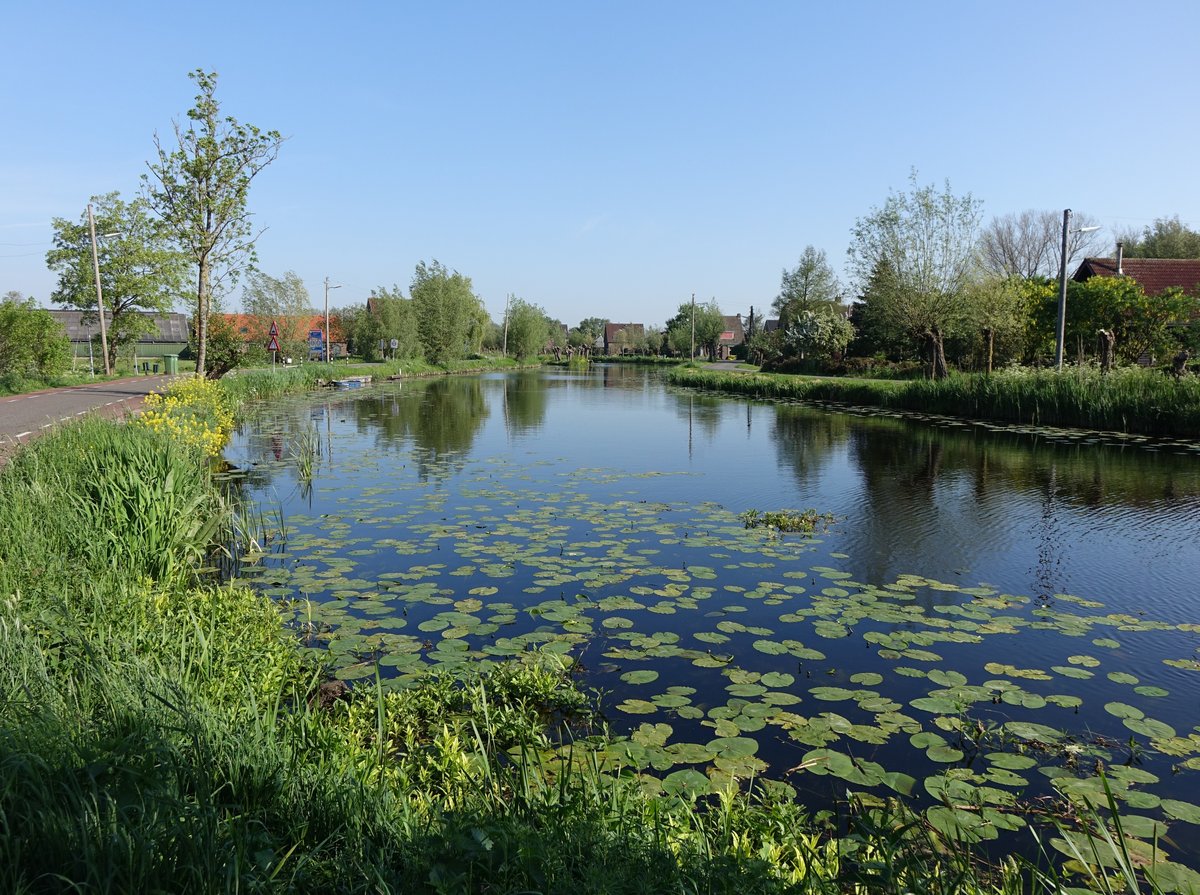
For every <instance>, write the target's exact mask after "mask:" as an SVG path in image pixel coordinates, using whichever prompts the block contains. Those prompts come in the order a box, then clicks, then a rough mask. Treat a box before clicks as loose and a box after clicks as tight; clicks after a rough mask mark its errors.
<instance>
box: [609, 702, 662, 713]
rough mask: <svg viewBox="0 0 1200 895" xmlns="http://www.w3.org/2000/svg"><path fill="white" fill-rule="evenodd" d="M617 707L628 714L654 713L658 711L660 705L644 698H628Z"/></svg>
mask: <svg viewBox="0 0 1200 895" xmlns="http://www.w3.org/2000/svg"><path fill="white" fill-rule="evenodd" d="M617 709H618V710H619V711H622V712H625V714H627V715H653V714H654V713H655V712H657V711H658V706H656V705H655V704H654V703H652V702H647V701H646V700H644V699H626V700H625V701H624V702H622V703H621V704H620V705H618V706H617Z"/></svg>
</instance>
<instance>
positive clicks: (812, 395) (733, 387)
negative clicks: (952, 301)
mask: <svg viewBox="0 0 1200 895" xmlns="http://www.w3.org/2000/svg"><path fill="white" fill-rule="evenodd" d="M667 375H668V378H669V381H670V382H672V383H673V384H675V385H684V386H691V387H695V388H705V389H711V390H714V391H723V392H730V393H734V394H741V395H750V396H754V397H764V398H785V399H789V398H790V399H794V400H800V401H833V402H837V403H841V404H856V405H866V406H873V407H883V408H888V409H897V410H915V411H921V412H925V413H938V414H945V415H949V416H959V417H966V418H970V419H985V420H994V421H996V422H1009V423H1019V424H1022V425H1034V426H1061V427H1079V428H1085V429H1100V430H1109V431H1115V432H1128V433H1135V434H1140V435H1157V436H1165V437H1176V438H1196V437H1197V436H1198V435H1200V377H1197V376H1185V377H1182V378H1180V379H1175V378H1174V377H1171V376H1167V375H1164V374H1163V373H1161V372H1159V371H1156V370H1143V369H1138V368H1130V369H1123V370H1118V371H1114V372H1112V373H1110V374H1108V375H1101V374H1100V373H1099V372H1098V371H1095V370H1077V369H1072V370H1064V371H1063V372H1061V373H1059V372H1055V371H1049V370H1047V371H1028V370H1013V371H1002V372H998V373H993V374H992V375H990V376H984V375H979V374H974V375H954V376H951V377H950V378H948V379H942V380H914V381H898V380H871V379H828V378H827V379H816V378H799V377H794V376H787V375H779V374H752V375H742V374H729V373H717V372H708V371H703V370H696V369H690V368H684V369H677V370H672V371H671V372H670V373H668V374H667Z"/></svg>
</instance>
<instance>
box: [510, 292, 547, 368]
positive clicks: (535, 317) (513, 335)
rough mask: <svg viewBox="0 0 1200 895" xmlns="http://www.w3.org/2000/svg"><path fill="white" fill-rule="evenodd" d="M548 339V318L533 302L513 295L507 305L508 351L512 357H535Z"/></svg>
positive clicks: (542, 349) (543, 348)
mask: <svg viewBox="0 0 1200 895" xmlns="http://www.w3.org/2000/svg"><path fill="white" fill-rule="evenodd" d="M549 340H550V318H549V317H547V316H546V312H545V311H543V310H542V309H541V308H540V307H538V306H537V305H535V304H530V303H529V302H527V301H525V300H524V299H520V298H516V297H515V296H514V297H513V298H512V300H511V301H510V303H509V307H508V353H509V354H510V355H511V356H512V357H517V358H531V357H537V356H538V355H539V354H541V353H542V351H544V350H545V347H546V342H548V341H549Z"/></svg>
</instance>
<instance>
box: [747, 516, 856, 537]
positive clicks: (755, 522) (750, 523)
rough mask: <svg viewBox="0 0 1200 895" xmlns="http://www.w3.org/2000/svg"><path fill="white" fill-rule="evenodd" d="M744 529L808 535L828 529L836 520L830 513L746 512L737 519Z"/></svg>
mask: <svg viewBox="0 0 1200 895" xmlns="http://www.w3.org/2000/svg"><path fill="white" fill-rule="evenodd" d="M738 518H739V519H741V520H742V522H743V523H744V524H745V526H746V528H769V529H774V530H776V531H798V532H802V533H803V534H806V535H809V534H812V533H813V531H814V530H815V529H816V528H817V526H818V525H820V526H822V528H828V527H829V526H830V525H832V524H833V523H834V522H835V521H836V520H835V519H834V517H833V514H832V513H820V512H818V511H817V510H768V511H766V512H760V511H758V510H747V511H746V512H744V513H742V515H741V516H739V517H738Z"/></svg>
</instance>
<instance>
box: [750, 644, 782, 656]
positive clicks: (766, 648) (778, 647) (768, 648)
mask: <svg viewBox="0 0 1200 895" xmlns="http://www.w3.org/2000/svg"><path fill="white" fill-rule="evenodd" d="M754 648H755V649H756V650H758V651H759V652H760V653H766V654H767V655H768V656H782V655H783V654H784V653H786V652H787V651H788V648H787V647H786V646H784V645H783V644H782V643H779V642H778V641H775V640H756V641H754Z"/></svg>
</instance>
